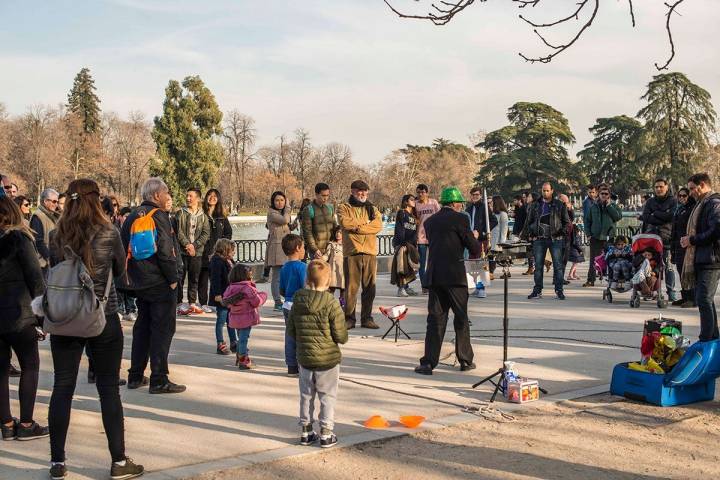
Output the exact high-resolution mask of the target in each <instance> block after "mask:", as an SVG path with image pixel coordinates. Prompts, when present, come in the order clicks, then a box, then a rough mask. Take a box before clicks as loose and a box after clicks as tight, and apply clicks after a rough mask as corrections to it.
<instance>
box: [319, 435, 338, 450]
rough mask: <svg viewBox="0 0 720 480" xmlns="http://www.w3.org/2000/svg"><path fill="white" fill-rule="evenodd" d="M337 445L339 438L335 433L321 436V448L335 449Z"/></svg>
mask: <svg viewBox="0 0 720 480" xmlns="http://www.w3.org/2000/svg"><path fill="white" fill-rule="evenodd" d="M335 444H337V437H336V436H335V434H334V433H330V434H327V435H321V436H320V447H321V448H330V447H334V446H335Z"/></svg>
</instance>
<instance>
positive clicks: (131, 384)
mask: <svg viewBox="0 0 720 480" xmlns="http://www.w3.org/2000/svg"><path fill="white" fill-rule="evenodd" d="M149 383H150V379H149V378H148V377H142V379H140V380H132V381H130V380H128V384H127V387H128V390H136V389H138V388H140V387H144V386H146V385H148V384H149Z"/></svg>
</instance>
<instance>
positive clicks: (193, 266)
mask: <svg viewBox="0 0 720 480" xmlns="http://www.w3.org/2000/svg"><path fill="white" fill-rule="evenodd" d="M182 261H183V274H182V277H180V281H179V282H178V286H177V303H182V301H183V287H184V285H185V277H187V287H188V288H187V297H188V302H189V303H196V302H197V300H198V298H197V295H198V282H199V281H200V270H201V269H202V257H199V256H195V257H188V256H187V255H183V256H182Z"/></svg>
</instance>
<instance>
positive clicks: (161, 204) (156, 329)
mask: <svg viewBox="0 0 720 480" xmlns="http://www.w3.org/2000/svg"><path fill="white" fill-rule="evenodd" d="M140 193H141V195H142V198H143V202H142V204H140V206H139V207H138V208H137V209H135V211H134V212H132V213H131V214H130V215H129V216H128V217H127V219H126V220H125V222H124V223H123V226H122V231H121V237H122V241H123V245H124V246H125V249H126V250H128V248H129V247H130V242H131V239H130V229H131V227H132V224H133V223H134V222H135V220H137V219H138V218H140V217H143V216H145V215H150V216H152V219H153V221H154V222H155V230H156V232H157V236H156V237H155V247H156V251H155V253H153V254H152V255H150V256H149V257H147V258H134V257H132V255H131V256H130V259H129V261H128V267H127V271H128V277H129V286H128V287H126V288H128V289H129V290H134V291H135V296H136V297H137V307H138V317H137V320H136V321H135V325H134V326H133V342H132V354H131V363H130V370H129V375H128V383H127V386H128V388H129V389H131V390H134V389H137V388H140V387H142V386H144V385H147V384H148V383H150V393H181V392H184V391H185V386H184V385H177V384H175V383H173V382H171V381H170V379H169V378H168V374H169V369H168V355H169V353H170V344H171V343H172V338H173V335H174V334H175V308H176V305H177V303H176V302H177V292H176V289H177V286H178V279H179V277H180V272H178V268H179V267H178V259H177V249H176V243H177V242H176V239H175V232H174V231H173V228H172V224H171V222H170V217H169V216H168V212H167V206H168V205H169V202H170V200H171V198H172V197H171V196H170V191H169V189H168V187H167V185H166V184H165V182H163V181H162V179H160V178H156V177H155V178H150V179H148V180H147V181H146V182H145V183H144V184H143V186H142V188H141V190H140ZM128 251H129V252H131V251H132V249H130V250H128ZM148 359H149V360H150V372H151V373H150V378H149V379H148V378H147V377H146V376H145V368H146V367H147V364H148Z"/></svg>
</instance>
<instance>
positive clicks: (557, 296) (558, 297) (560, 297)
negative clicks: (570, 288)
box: [555, 290, 565, 300]
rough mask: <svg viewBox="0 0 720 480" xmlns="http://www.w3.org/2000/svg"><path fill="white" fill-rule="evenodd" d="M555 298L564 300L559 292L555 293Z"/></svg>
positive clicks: (563, 295)
mask: <svg viewBox="0 0 720 480" xmlns="http://www.w3.org/2000/svg"><path fill="white" fill-rule="evenodd" d="M555 298H557V299H558V300H565V294H564V293H563V292H561V291H560V290H556V291H555Z"/></svg>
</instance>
